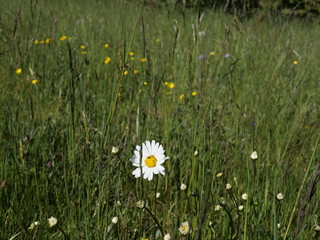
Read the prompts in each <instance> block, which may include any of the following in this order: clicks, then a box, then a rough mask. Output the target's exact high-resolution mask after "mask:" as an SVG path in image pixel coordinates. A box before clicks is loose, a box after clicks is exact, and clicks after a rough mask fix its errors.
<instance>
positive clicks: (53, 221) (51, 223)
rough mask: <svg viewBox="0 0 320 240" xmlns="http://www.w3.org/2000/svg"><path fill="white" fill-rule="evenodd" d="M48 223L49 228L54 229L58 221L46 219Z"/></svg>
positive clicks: (51, 218) (52, 218)
mask: <svg viewBox="0 0 320 240" xmlns="http://www.w3.org/2000/svg"><path fill="white" fill-rule="evenodd" d="M48 223H49V226H50V227H54V226H55V225H57V223H58V220H57V219H56V218H54V217H50V218H48Z"/></svg>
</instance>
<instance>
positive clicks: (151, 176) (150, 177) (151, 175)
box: [148, 171, 153, 181]
mask: <svg viewBox="0 0 320 240" xmlns="http://www.w3.org/2000/svg"><path fill="white" fill-rule="evenodd" d="M152 178H153V172H152V171H150V174H149V176H148V180H149V181H151V180H152Z"/></svg>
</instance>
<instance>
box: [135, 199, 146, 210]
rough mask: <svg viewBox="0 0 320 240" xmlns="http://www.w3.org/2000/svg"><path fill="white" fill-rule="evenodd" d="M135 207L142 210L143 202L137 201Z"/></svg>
mask: <svg viewBox="0 0 320 240" xmlns="http://www.w3.org/2000/svg"><path fill="white" fill-rule="evenodd" d="M136 206H137V208H144V201H143V200H139V201H138V202H137V203H136Z"/></svg>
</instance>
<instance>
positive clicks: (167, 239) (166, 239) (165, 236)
mask: <svg viewBox="0 0 320 240" xmlns="http://www.w3.org/2000/svg"><path fill="white" fill-rule="evenodd" d="M163 240H171V236H170V234H166V235H164V238H163Z"/></svg>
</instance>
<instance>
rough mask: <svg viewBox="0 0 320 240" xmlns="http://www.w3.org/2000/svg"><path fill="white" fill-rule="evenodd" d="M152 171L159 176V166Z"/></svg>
mask: <svg viewBox="0 0 320 240" xmlns="http://www.w3.org/2000/svg"><path fill="white" fill-rule="evenodd" d="M152 171H153V173H154V174H159V169H158V167H157V166H156V167H154V168H152Z"/></svg>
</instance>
